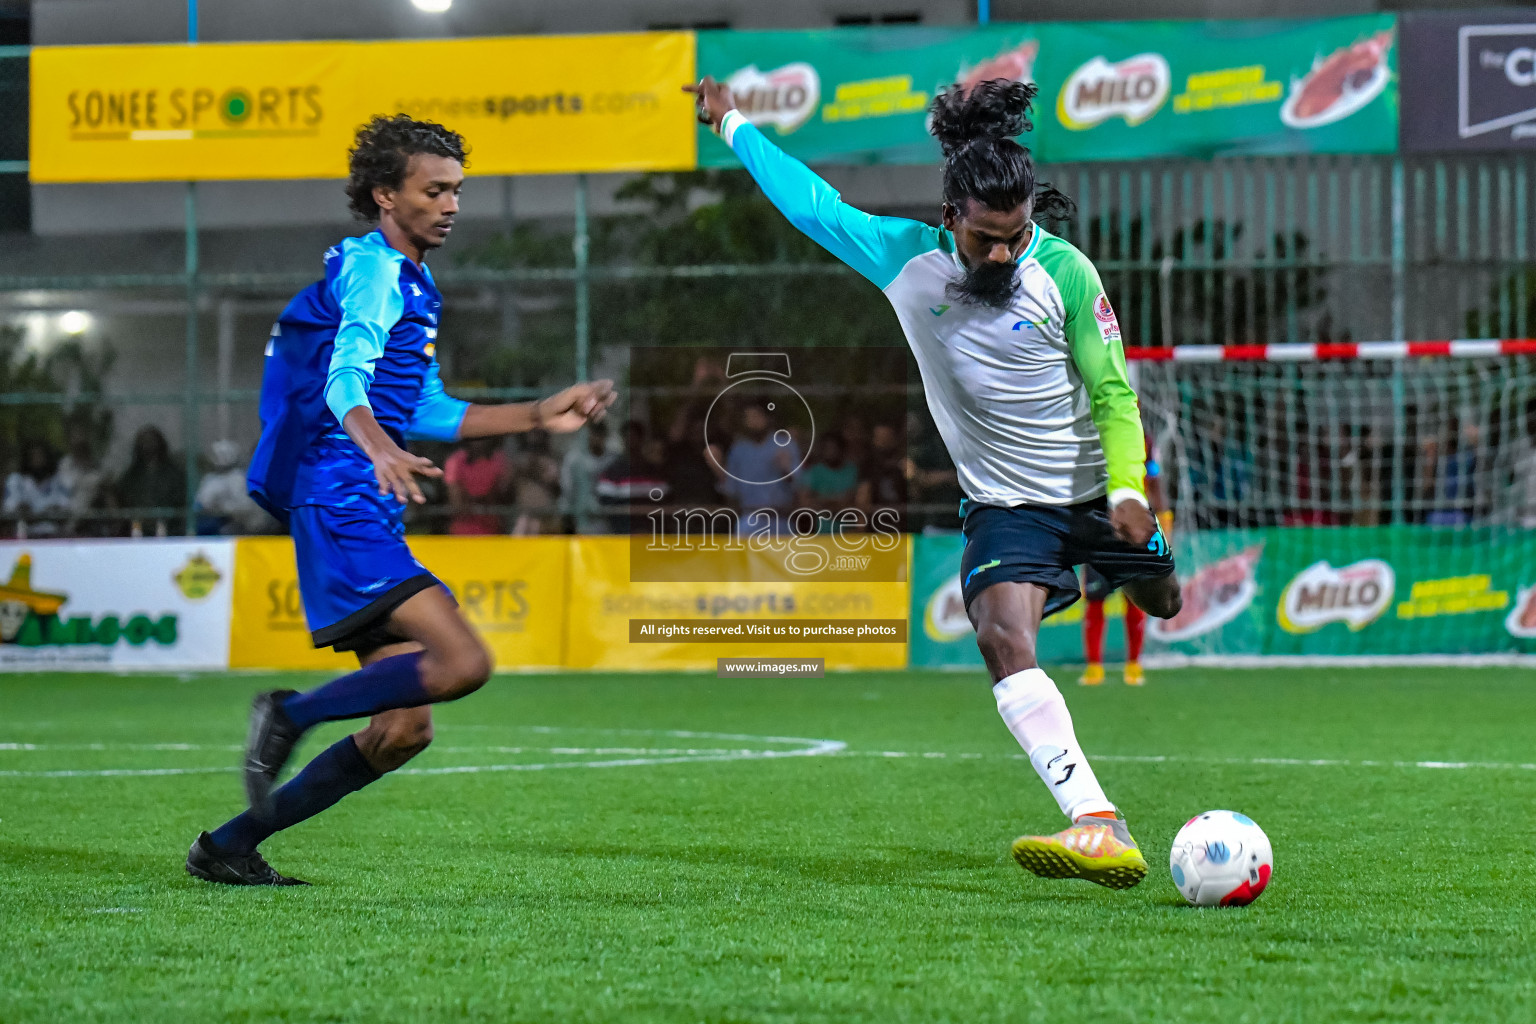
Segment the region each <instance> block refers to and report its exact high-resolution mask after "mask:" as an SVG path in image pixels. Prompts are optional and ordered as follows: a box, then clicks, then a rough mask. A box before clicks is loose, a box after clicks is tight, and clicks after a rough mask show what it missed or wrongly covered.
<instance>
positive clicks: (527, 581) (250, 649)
mask: <svg viewBox="0 0 1536 1024" xmlns="http://www.w3.org/2000/svg"><path fill="white" fill-rule="evenodd" d="M411 551H412V552H413V553H414V554H415V555H416V557H417V558H419V559H420V560H421V563H422V565H424V566H426V567H427V569H428V570H429V571H430V572H432V573H433V574H434V575H436V576H437V578H438V579H440V580H442V581H443V582H444V583H446V584H447V585H448V589H449V590H451V591H453V596H454V597H455V598H457V599H458V602H459V607H460V608H462V609H463V610H464V614H465V616H466V617H467V618H468V619H469V621H470V622H471V623H472V624H473V625H474V627H475V629H476V630H478V631H479V633H480V635H481V636H483V637H484V638H485V640H486V643H488V644H489V645H490V648H491V651H492V653H493V654H494V655H495V656H496V665H497V667H498V668H500V669H523V668H557V667H559V666H560V665H561V664H563V663H564V632H565V614H566V613H565V608H566V558H567V544H566V539H565V538H564V537H475V538H467V537H462V538H461V537H412V538H411ZM232 615H233V619H232V622H231V624H230V643H229V664H230V667H231V668H268V669H327V670H331V671H346V670H348V669H350V668H355V667H356V666H357V659H356V658H355V657H354V656H353V655H350V654H347V655H339V654H335V653H332V652H331V651H330V650H320V651H317V650H315V649H314V647H313V646H312V645H311V644H310V640H309V626H308V624H307V623H306V622H305V621H304V606H303V605H302V604H301V603H300V601H299V580H298V569H297V567H296V565H295V562H294V556H293V541H291V540H289V539H288V538H287V537H246V538H241V539H240V540H239V541H237V542H236V548H235V586H234V602H233V608H232Z"/></svg>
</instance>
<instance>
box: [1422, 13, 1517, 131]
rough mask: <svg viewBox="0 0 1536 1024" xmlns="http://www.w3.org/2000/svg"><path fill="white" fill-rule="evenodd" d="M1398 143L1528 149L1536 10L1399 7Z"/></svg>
mask: <svg viewBox="0 0 1536 1024" xmlns="http://www.w3.org/2000/svg"><path fill="white" fill-rule="evenodd" d="M1401 32H1402V48H1403V60H1402V69H1403V83H1402V94H1403V124H1402V148H1403V150H1404V151H1405V152H1409V153H1436V152H1446V151H1454V150H1501V149H1504V150H1507V149H1536V14H1533V13H1532V12H1531V11H1530V10H1529V9H1525V10H1518V9H1516V10H1511V9H1510V8H1507V7H1506V8H1502V9H1492V10H1482V11H1457V12H1454V13H1453V12H1425V13H1422V14H1405V15H1403V17H1402V21H1401Z"/></svg>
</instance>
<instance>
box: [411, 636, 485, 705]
mask: <svg viewBox="0 0 1536 1024" xmlns="http://www.w3.org/2000/svg"><path fill="white" fill-rule="evenodd" d="M495 670H496V663H495V660H494V659H493V658H492V657H491V652H490V651H489V650H488V649H487V648H486V646H485V644H484V643H481V642H479V640H478V639H477V640H476V642H475V643H474V644H465V645H463V646H462V647H458V648H455V649H454V650H451V651H439V652H436V653H435V655H434V656H433V657H432V658H431V663H430V666H429V667H427V669H426V671H424V672H423V677H424V681H426V680H428V679H429V680H430V681H427V687H428V689H429V690H431V691H432V692H433V693H434V694H435V695H436V696H437V697H438V698H439V699H441V700H455V699H457V698H459V697H464V696H467V695H469V694H471V693H474V692H475V691H476V690H478V689H480V687H482V686H484V685H485V684H486V681H487V680H489V679H490V678H491V673H492V672H494V671H495Z"/></svg>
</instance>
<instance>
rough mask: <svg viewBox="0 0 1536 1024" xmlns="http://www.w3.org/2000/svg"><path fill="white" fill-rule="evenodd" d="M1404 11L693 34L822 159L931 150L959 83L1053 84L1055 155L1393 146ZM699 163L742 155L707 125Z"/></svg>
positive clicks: (801, 151) (1045, 152) (1039, 137)
mask: <svg viewBox="0 0 1536 1024" xmlns="http://www.w3.org/2000/svg"><path fill="white" fill-rule="evenodd" d="M1396 26H1397V22H1396V18H1395V17H1394V16H1393V15H1390V14H1379V15H1377V14H1373V15H1360V16H1355V17H1346V18H1332V19H1326V20H1312V21H1198V22H1194V21H1187V22H1175V21H1148V22H1069V23H1052V24H1043V25H1028V24H1019V23H1014V24H1001V25H988V26H982V27H972V28H936V27H935V28H930V27H926V26H889V27H881V28H845V29H832V30H827V31H818V32H729V31H708V32H700V33H698V37H697V38H698V70H699V74H701V75H705V74H709V75H714V76H715V77H716V78H717V79H720V80H722V81H724V82H726V83H728V84H729V85H730V87H731V91H732V93H733V94H734V95H735V97H736V102H737V105H738V106H739V107H740V108H741V110H742V112H743V113H745V114H746V116H747V118H748V119H749V120H750V121H752V123H754V124H756V125H757V126H758V127H759V128H761V129H762V130H763V131H765V132H766V133H767V134H768V137H769V138H770V139H772V140H773V141H774V142H776V143H777V144H778V145H780V146H782V147H783V148H784V149H785V150H786V151H788V152H789V153H791V154H792V155H794V156H796V157H799V158H800V159H802V160H805V161H807V162H809V163H841V164H931V163H937V162H938V160H939V150H938V146H937V145H936V144H935V143H934V141H933V140H932V139H931V138H930V137H929V135H928V131H927V117H926V111H927V107H928V104H929V103H930V102H931V101H932V100H933V97H934V95H935V94H936V93H937V92H938V91H939V90H941V89H943V88H944V87H945V86H947V85H950V84H951V83H954V82H960V83H962V84H974V83H976V82H980V81H984V80H986V79H990V78H1009V79H1015V80H1018V81H1025V82H1029V81H1033V82H1035V83H1036V84H1038V86H1039V87H1040V96H1039V99H1038V101H1037V103H1038V106H1037V109H1036V112H1035V116H1034V122H1035V130H1034V132H1033V133H1032V134H1030V135H1027V136H1025V137H1024V140H1023V141H1024V142H1025V144H1026V145H1029V146H1030V147H1032V148H1033V149H1034V150H1035V152H1036V153H1037V155H1038V156H1039V157H1040V158H1041V159H1042V160H1045V161H1050V162H1062V161H1094V160H1121V159H1137V158H1144V157H1158V156H1191V157H1208V156H1213V155H1217V154H1244V153H1246V154H1258V153H1390V152H1393V151H1394V150H1395V149H1396V146H1397V122H1398V116H1397V107H1398V93H1397V74H1396V70H1395V69H1396V54H1397V46H1396V43H1397V27H1396ZM699 132H700V139H699V163H700V165H701V166H704V167H730V166H736V165H737V161H736V159H735V157H734V156H732V155H731V152H730V150H728V149H727V148H726V147H725V146H724V145H723V144H722V143H720V142H718V141H716V140H714V139H712V138H710V137H709V135H710V133H709V130H708V129H707V128H704V127H702V126H701V127H700V129H699Z"/></svg>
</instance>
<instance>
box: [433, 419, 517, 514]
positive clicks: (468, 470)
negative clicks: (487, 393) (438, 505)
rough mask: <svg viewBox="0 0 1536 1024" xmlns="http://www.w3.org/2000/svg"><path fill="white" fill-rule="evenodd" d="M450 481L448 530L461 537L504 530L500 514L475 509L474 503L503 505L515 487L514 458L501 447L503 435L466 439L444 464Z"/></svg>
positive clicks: (446, 479) (444, 472)
mask: <svg viewBox="0 0 1536 1024" xmlns="http://www.w3.org/2000/svg"><path fill="white" fill-rule="evenodd" d="M443 481H444V483H446V484H447V485H448V508H449V517H448V532H449V533H450V534H453V535H454V536H458V537H475V536H494V535H496V534H499V533H504V532H505V530H504V528H503V526H502V521H501V517H500V516H498V515H496V514H495V513H494V512H476V511H473V510H472V509H471V506H474V505H503V504H506V502H507V498H508V496H509V495H510V494H511V491H512V462H511V460H510V459H508V458H507V454H506V452H504V451H502V450H501V438H499V437H477V438H475V439H473V440H470V441H465V442H464V443H463V444H462V445H460V446H459V447H458V448H457V449H455V451H454V452H453V454H452V455H450V456H448V461H447V462H446V463H445V464H444V465H443Z"/></svg>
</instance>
